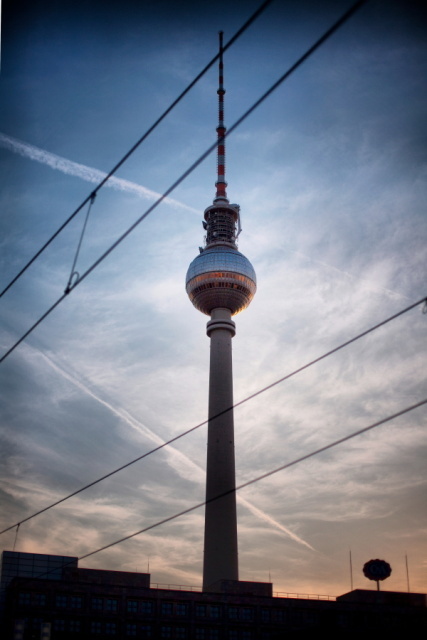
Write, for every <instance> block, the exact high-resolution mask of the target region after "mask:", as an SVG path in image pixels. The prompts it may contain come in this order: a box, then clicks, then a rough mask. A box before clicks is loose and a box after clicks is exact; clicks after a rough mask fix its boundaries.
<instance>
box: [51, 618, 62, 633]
mask: <svg viewBox="0 0 427 640" xmlns="http://www.w3.org/2000/svg"><path fill="white" fill-rule="evenodd" d="M53 630H54V631H65V620H55V621H54V623H53Z"/></svg>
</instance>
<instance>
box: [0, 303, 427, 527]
mask: <svg viewBox="0 0 427 640" xmlns="http://www.w3.org/2000/svg"><path fill="white" fill-rule="evenodd" d="M421 304H423V305H426V304H427V298H422V299H421V300H418V301H417V302H414V303H413V304H411V305H409V306H408V307H406V308H405V309H402V310H401V311H399V312H398V313H395V314H393V315H392V316H389V317H388V318H386V319H385V320H382V321H381V322H379V323H377V324H376V325H374V326H373V327H371V328H370V329H366V331H362V333H359V334H358V335H357V336H354V337H353V338H350V340H347V341H346V342H343V343H342V344H340V345H338V346H337V347H334V348H333V349H331V350H330V351H327V352H326V353H324V354H322V355H321V356H319V357H317V358H315V359H314V360H311V361H310V362H307V363H306V364H304V365H302V366H301V367H299V368H298V369H295V370H294V371H292V372H291V373H288V374H286V375H284V376H283V377H282V378H279V379H278V380H276V381H275V382H272V383H271V384H269V385H267V386H266V387H263V388H262V389H260V390H259V391H256V392H255V393H252V394H251V395H249V396H247V397H246V398H244V399H243V400H240V401H239V402H236V404H234V405H233V406H231V407H229V408H228V409H225V410H224V411H221V412H220V413H217V414H216V415H215V416H212V418H211V420H215V419H216V418H218V417H219V416H222V415H224V414H225V413H228V412H229V411H232V410H233V409H236V408H237V407H240V406H241V405H243V404H245V403H246V402H249V400H252V399H253V398H256V397H257V396H259V395H261V394H262V393H265V392H266V391H269V390H270V389H273V387H276V386H277V385H279V384H281V383H282V382H284V381H285V380H289V378H292V377H294V376H296V375H297V374H298V373H301V372H302V371H305V369H308V368H309V367H312V366H313V365H315V364H317V363H318V362H320V361H321V360H325V358H328V357H329V356H331V355H333V354H334V353H337V352H338V351H341V349H344V348H345V347H347V346H349V345H350V344H353V343H354V342H356V341H357V340H360V339H361V338H363V337H365V336H367V335H368V334H370V333H372V332H373V331H376V330H377V329H379V328H380V327H383V326H384V325H386V324H388V323H389V322H391V321H392V320H395V319H396V318H399V317H400V316H402V315H404V314H405V313H407V312H408V311H410V310H411V309H414V308H415V307H417V306H419V305H421ZM208 422H209V420H204V421H203V422H200V423H199V424H197V425H196V426H194V427H191V428H190V429H187V431H184V432H182V433H180V434H178V435H177V436H174V437H173V438H171V439H170V440H168V441H167V442H164V443H162V444H161V445H159V446H158V447H155V448H154V449H151V450H150V451H147V452H146V453H143V454H142V455H140V456H138V457H137V458H134V459H133V460H131V461H130V462H127V463H126V464H124V465H122V466H121V467H118V468H117V469H114V470H113V471H110V472H109V473H107V474H105V475H104V476H101V478H98V479H97V480H94V481H93V482H90V483H89V484H86V485H85V486H84V487H81V488H80V489H77V490H76V491H73V492H72V493H70V494H68V495H67V496H64V497H63V498H61V499H60V500H57V501H56V502H53V503H52V504H50V505H48V506H47V507H44V508H43V509H40V511H37V512H36V513H33V514H32V515H30V516H28V517H27V518H24V519H23V520H20V521H19V522H15V524H12V525H10V526H8V527H7V528H6V529H3V530H2V531H0V535H1V534H3V533H6V532H7V531H10V530H11V529H14V528H15V527H19V526H20V525H21V524H23V523H24V522H28V520H31V519H32V518H35V517H36V516H39V515H41V514H42V513H45V512H46V511H49V510H50V509H53V507H56V506H57V505H59V504H61V503H62V502H65V501H66V500H69V499H70V498H72V497H74V496H76V495H78V494H79V493H82V492H83V491H85V490H86V489H89V488H90V487H93V486H95V485H96V484H99V483H100V482H102V481H103V480H106V479H107V478H110V477H111V476H113V475H115V474H116V473H118V472H119V471H122V470H123V469H127V468H128V467H130V466H132V465H133V464H135V463H136V462H139V461H140V460H143V459H144V458H148V456H150V455H151V454H153V453H156V451H160V449H163V448H164V447H167V446H169V445H171V444H172V443H174V442H176V441H177V440H180V439H181V438H183V437H184V436H186V435H188V434H189V433H192V432H193V431H196V430H197V429H199V428H200V427H202V426H203V425H205V424H207V423H208ZM340 442H341V441H340Z"/></svg>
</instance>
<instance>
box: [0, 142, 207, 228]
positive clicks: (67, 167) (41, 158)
mask: <svg viewBox="0 0 427 640" xmlns="http://www.w3.org/2000/svg"><path fill="white" fill-rule="evenodd" d="M0 146H2V147H4V148H5V149H8V150H9V151H13V152H14V153H18V154H19V155H21V156H23V157H24V158H29V159H30V160H35V161H36V162H40V163H41V164H45V165H47V166H48V167H50V168H51V169H55V170H56V171H61V172H62V173H65V174H66V175H69V176H75V177H76V178H81V179H82V180H86V182H91V183H93V184H99V183H100V182H101V181H102V180H103V179H104V178H105V176H106V175H107V174H106V173H104V172H103V171H99V170H98V169H93V168H92V167H87V166H86V165H84V164H79V163H78V162H72V161H71V160H67V158H62V157H61V156H57V155H56V154H54V153H50V152H49V151H45V150H44V149H39V148H38V147H35V146H33V145H32V144H28V143H27V142H22V141H21V140H17V139H16V138H12V137H11V136H7V135H5V134H4V133H0ZM105 186H106V187H110V188H111V189H116V190H117V191H126V192H128V193H135V194H136V195H138V196H139V197H141V198H144V200H150V201H151V202H154V201H156V200H157V199H158V198H160V197H161V194H160V193H157V192H156V191H152V190H151V189H147V187H143V186H142V185H140V184H136V183H135V182H131V181H130V180H125V179H123V178H116V177H115V176H112V177H111V178H109V180H108V182H107V183H106V184H105ZM163 202H165V203H166V204H168V205H169V206H171V207H173V208H175V209H181V210H185V211H190V212H191V213H197V215H200V212H199V211H198V210H197V209H194V208H193V207H190V206H188V205H186V204H184V203H183V202H179V200H174V199H173V198H165V199H164V200H163Z"/></svg>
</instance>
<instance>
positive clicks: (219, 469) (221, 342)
mask: <svg viewBox="0 0 427 640" xmlns="http://www.w3.org/2000/svg"><path fill="white" fill-rule="evenodd" d="M219 35H220V56H219V88H218V91H217V93H218V105H219V123H218V127H217V134H218V144H217V163H218V166H217V181H216V183H215V186H216V196H215V198H214V201H213V204H212V205H211V206H209V207H208V208H207V209H206V210H205V212H204V221H203V227H204V229H205V231H206V237H205V246H204V247H203V248H202V249H200V254H199V255H198V256H197V257H196V258H195V259H194V260H193V261H192V262H191V264H190V266H189V268H188V271H187V277H186V290H187V293H188V296H189V298H190V300H191V302H192V303H193V305H194V306H195V307H196V309H198V310H199V311H201V312H202V313H205V314H206V315H208V316H210V318H211V319H210V320H209V321H208V323H207V328H206V331H207V335H208V336H209V337H210V341H211V350H210V373H209V422H208V452H207V467H206V501H207V504H206V511H205V546H204V562H203V590H204V591H215V590H216V589H217V587H215V585H218V583H219V581H221V580H238V579H239V570H238V548H237V514H236V494H235V489H236V478H235V460H234V418H233V410H232V406H233V373H232V354H231V340H232V338H233V336H234V335H235V332H236V326H235V324H234V322H233V320H232V319H231V317H232V316H233V315H235V314H237V313H239V312H240V311H243V309H246V307H247V306H248V305H249V304H250V302H251V300H252V298H253V296H254V295H255V292H256V276H255V271H254V268H253V266H252V265H251V263H250V262H249V260H248V259H247V258H246V257H245V256H244V255H243V254H242V253H240V252H239V251H238V250H237V236H238V235H239V233H240V207H239V205H237V204H230V203H229V200H228V199H227V193H226V187H227V183H226V181H225V135H226V128H225V126H224V94H225V89H224V84H223V50H222V49H223V45H222V32H220V34H219ZM223 494H226V495H223ZM217 496H223V497H221V498H219V499H215V498H216V497H217Z"/></svg>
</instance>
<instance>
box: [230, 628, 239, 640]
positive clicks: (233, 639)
mask: <svg viewBox="0 0 427 640" xmlns="http://www.w3.org/2000/svg"><path fill="white" fill-rule="evenodd" d="M238 638H239V632H238V631H237V629H230V631H229V632H228V640H238Z"/></svg>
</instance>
